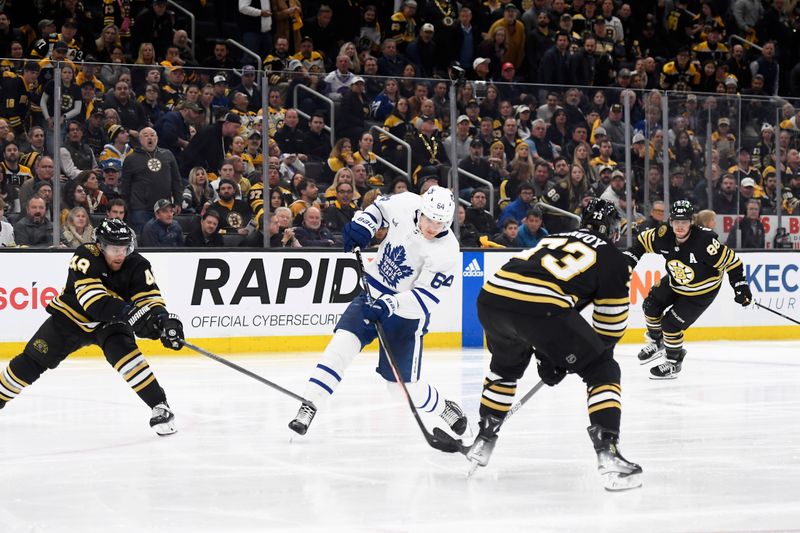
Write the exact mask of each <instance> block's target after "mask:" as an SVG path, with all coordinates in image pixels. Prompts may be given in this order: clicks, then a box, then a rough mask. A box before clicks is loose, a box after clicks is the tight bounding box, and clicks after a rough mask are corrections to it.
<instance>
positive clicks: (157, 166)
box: [147, 157, 161, 172]
mask: <svg viewBox="0 0 800 533" xmlns="http://www.w3.org/2000/svg"><path fill="white" fill-rule="evenodd" d="M147 168H149V169H150V171H151V172H158V171H159V170H161V161H160V160H159V159H156V158H155V157H151V158H150V159H148V160H147Z"/></svg>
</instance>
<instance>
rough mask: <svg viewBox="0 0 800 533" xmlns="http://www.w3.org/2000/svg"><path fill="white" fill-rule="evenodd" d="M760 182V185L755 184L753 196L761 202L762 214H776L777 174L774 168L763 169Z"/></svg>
mask: <svg viewBox="0 0 800 533" xmlns="http://www.w3.org/2000/svg"><path fill="white" fill-rule="evenodd" d="M787 181H788V180H787ZM761 183H762V184H761V185H756V186H755V193H754V194H753V197H754V198H756V199H757V200H758V201H760V202H761V214H762V215H776V214H777V212H778V176H777V174H776V172H775V169H774V168H772V170H771V171H769V169H766V170H765V172H764V176H763V180H762V182H761Z"/></svg>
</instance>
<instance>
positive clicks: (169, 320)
mask: <svg viewBox="0 0 800 533" xmlns="http://www.w3.org/2000/svg"><path fill="white" fill-rule="evenodd" d="M161 344H163V345H164V346H165V347H166V348H171V349H173V350H180V349H181V347H182V346H183V324H181V321H180V319H179V318H178V315H173V314H172V313H170V314H169V315H167V316H166V317H165V318H164V329H163V331H162V332H161Z"/></svg>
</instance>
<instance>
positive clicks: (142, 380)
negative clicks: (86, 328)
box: [95, 324, 177, 436]
mask: <svg viewBox="0 0 800 533" xmlns="http://www.w3.org/2000/svg"><path fill="white" fill-rule="evenodd" d="M95 339H96V342H97V345H98V346H100V348H101V349H102V350H103V354H104V355H105V357H106V361H108V364H110V365H111V366H113V367H114V370H116V371H117V372H119V374H120V376H122V379H124V380H125V382H126V383H127V384H128V386H129V387H130V388H131V389H133V392H135V393H136V394H137V395H138V396H139V398H141V399H142V401H143V402H144V403H146V404H147V406H148V407H150V409H152V413H151V417H150V427H152V428H153V430H154V431H155V432H156V433H157V434H158V435H162V436H164V435H171V434H172V433H175V432H176V431H177V429H176V427H175V415H174V414H173V413H172V410H171V409H170V407H169V404H167V396H166V394H165V393H164V389H162V388H161V385H159V383H158V380H157V379H156V376H155V374H153V370H152V369H151V368H150V364H149V363H148V362H147V360H146V359H145V358H144V355H142V352H141V351H140V350H139V347H138V346H137V345H136V339H135V337H134V336H133V332H132V331H131V329H130V328H129V327H128V326H127V325H125V324H108V325H106V326H105V327H103V328H102V329H100V330H98V331H97V332H96V333H95Z"/></svg>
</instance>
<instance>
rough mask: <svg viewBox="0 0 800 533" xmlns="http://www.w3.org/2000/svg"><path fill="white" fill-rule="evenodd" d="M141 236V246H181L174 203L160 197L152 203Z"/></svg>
mask: <svg viewBox="0 0 800 533" xmlns="http://www.w3.org/2000/svg"><path fill="white" fill-rule="evenodd" d="M148 129H149V128H148ZM167 153H169V152H167ZM141 237H142V238H141V239H140V240H139V243H140V244H141V245H142V246H147V247H152V248H177V247H179V246H183V230H181V225H180V224H178V221H176V220H175V204H173V203H172V201H171V200H168V199H166V198H161V199H160V200H157V201H156V202H155V203H154V204H153V218H151V219H150V220H148V221H147V223H146V224H145V225H144V227H143V228H142V230H141Z"/></svg>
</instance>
